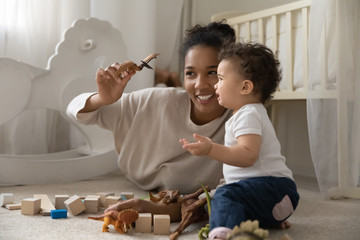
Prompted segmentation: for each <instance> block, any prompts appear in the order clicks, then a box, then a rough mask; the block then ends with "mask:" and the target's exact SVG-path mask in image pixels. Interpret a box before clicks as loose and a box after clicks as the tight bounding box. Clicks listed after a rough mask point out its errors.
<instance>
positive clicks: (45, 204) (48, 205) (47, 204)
mask: <svg viewBox="0 0 360 240" xmlns="http://www.w3.org/2000/svg"><path fill="white" fill-rule="evenodd" d="M34 198H40V199H41V206H40V208H41V210H40V213H41V214H42V215H43V216H50V211H51V210H55V207H54V204H52V202H51V201H50V198H49V197H48V195H47V194H34Z"/></svg>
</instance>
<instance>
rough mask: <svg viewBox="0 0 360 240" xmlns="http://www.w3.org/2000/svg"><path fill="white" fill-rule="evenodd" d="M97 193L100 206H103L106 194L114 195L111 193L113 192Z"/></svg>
mask: <svg viewBox="0 0 360 240" xmlns="http://www.w3.org/2000/svg"><path fill="white" fill-rule="evenodd" d="M97 195H99V196H100V207H104V206H105V198H106V197H107V196H114V195H115V193H113V192H111V193H106V192H99V193H97Z"/></svg>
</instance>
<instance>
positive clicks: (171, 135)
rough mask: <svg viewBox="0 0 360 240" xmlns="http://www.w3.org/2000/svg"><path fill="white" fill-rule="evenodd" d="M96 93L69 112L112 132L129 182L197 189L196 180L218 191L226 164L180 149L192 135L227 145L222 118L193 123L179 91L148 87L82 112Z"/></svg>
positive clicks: (186, 98) (154, 187)
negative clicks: (181, 139)
mask: <svg viewBox="0 0 360 240" xmlns="http://www.w3.org/2000/svg"><path fill="white" fill-rule="evenodd" d="M91 94H92V93H84V94H81V95H79V96H77V97H76V98H74V99H73V100H72V101H71V102H70V104H69V106H68V109H67V114H68V115H69V116H71V117H73V118H75V119H77V121H79V122H81V123H83V124H98V125H99V126H101V127H103V128H106V129H109V130H110V131H112V132H113V136H114V144H115V149H116V151H117V152H118V154H119V158H118V165H119V167H120V169H121V170H122V171H123V173H124V174H125V175H126V176H127V178H128V179H129V180H130V181H132V182H134V183H135V184H136V185H138V186H139V187H140V188H142V189H144V190H164V189H178V190H180V191H181V193H183V194H185V193H190V192H193V191H195V190H197V189H198V188H199V187H200V185H199V183H198V181H201V182H202V183H204V184H206V185H209V186H210V187H211V188H215V187H216V185H217V184H218V183H219V179H220V178H221V177H222V165H221V164H220V163H219V162H217V161H215V160H212V159H209V158H208V157H199V156H193V155H191V154H190V153H189V152H187V151H186V150H184V149H183V148H182V145H181V144H180V143H179V139H180V138H188V139H190V140H191V141H193V138H192V134H193V133H198V134H201V135H204V136H208V137H210V138H211V139H212V140H213V141H214V142H217V143H221V144H223V142H224V131H225V130H224V124H225V122H226V120H227V119H228V118H229V117H230V115H231V114H230V112H229V111H226V112H225V114H223V116H222V117H220V118H218V119H215V120H214V121H212V122H210V123H208V124H205V125H201V126H200V125H196V124H194V123H193V122H192V121H191V119H190V109H191V100H190V98H189V96H188V95H187V93H186V91H185V90H183V89H179V88H147V89H143V90H139V91H135V92H132V93H125V94H123V96H122V97H121V98H120V100H119V101H117V102H116V103H114V104H112V105H108V106H106V107H102V108H99V109H98V110H96V111H93V112H90V113H78V112H79V111H80V110H81V109H82V108H83V107H84V105H85V102H86V100H87V98H88V97H89V96H90V95H91Z"/></svg>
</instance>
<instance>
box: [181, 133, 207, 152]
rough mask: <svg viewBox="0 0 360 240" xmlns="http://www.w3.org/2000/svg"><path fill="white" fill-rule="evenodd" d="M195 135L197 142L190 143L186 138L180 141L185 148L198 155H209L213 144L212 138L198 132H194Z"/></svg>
mask: <svg viewBox="0 0 360 240" xmlns="http://www.w3.org/2000/svg"><path fill="white" fill-rule="evenodd" d="M193 136H194V138H195V139H196V140H197V142H194V143H190V142H188V141H187V140H186V139H185V138H183V139H180V140H179V142H181V143H182V144H183V148H184V149H186V150H188V151H189V152H190V153H191V154H193V155H196V156H205V155H208V154H209V152H210V149H211V145H212V141H211V139H210V138H208V137H204V136H201V135H198V134H196V133H194V135H193Z"/></svg>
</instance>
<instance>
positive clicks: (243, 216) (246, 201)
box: [180, 43, 299, 239]
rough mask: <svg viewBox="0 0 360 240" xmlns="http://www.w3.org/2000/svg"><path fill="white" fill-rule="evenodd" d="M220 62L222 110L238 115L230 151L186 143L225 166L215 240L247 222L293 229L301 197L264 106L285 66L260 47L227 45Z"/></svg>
mask: <svg viewBox="0 0 360 240" xmlns="http://www.w3.org/2000/svg"><path fill="white" fill-rule="evenodd" d="M219 58H220V63H219V66H218V71H217V72H218V73H217V75H218V79H219V81H218V83H217V84H216V85H215V89H216V94H217V95H218V101H219V103H220V105H222V106H224V107H226V108H228V109H231V110H232V111H233V115H232V117H231V118H230V119H229V120H228V121H227V122H226V125H225V130H226V133H225V145H221V144H217V143H215V142H212V140H211V139H210V138H208V137H205V136H201V135H198V134H194V138H195V139H196V140H197V141H196V142H193V143H190V142H188V141H187V140H186V139H180V142H181V143H182V144H183V148H184V149H187V150H188V151H189V152H190V153H192V154H193V155H198V156H203V155H207V156H209V157H210V158H212V159H215V160H217V161H219V162H222V163H223V174H224V178H225V182H226V184H225V185H223V186H221V187H219V188H217V189H216V192H215V195H214V197H213V199H212V201H211V216H210V229H211V232H210V234H209V238H210V239H225V237H226V234H227V233H228V232H229V231H230V230H231V229H232V228H233V227H234V226H236V225H239V224H240V223H241V222H243V221H246V220H258V221H259V223H260V226H261V227H263V228H269V227H281V228H287V227H290V223H289V222H288V221H287V218H288V217H289V216H290V215H291V214H292V213H293V212H294V210H295V208H296V206H297V204H298V201H299V194H298V192H297V188H296V184H295V182H294V179H293V176H292V172H291V170H290V169H289V168H288V167H287V166H286V164H285V157H284V156H283V155H282V154H281V151H280V143H279V141H278V139H277V137H276V133H275V130H274V128H273V126H272V124H271V121H270V119H269V117H268V115H267V111H266V108H265V106H264V104H265V103H266V102H268V101H269V100H270V99H271V98H272V95H273V93H274V92H275V91H276V89H277V87H278V84H279V82H280V79H281V71H280V70H279V62H278V60H277V59H276V57H275V56H274V54H273V52H272V51H271V50H270V49H269V48H267V47H265V46H264V45H261V44H256V43H255V44H252V43H246V44H243V43H236V44H232V45H227V46H226V47H224V48H223V49H222V50H221V52H220V55H219Z"/></svg>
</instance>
